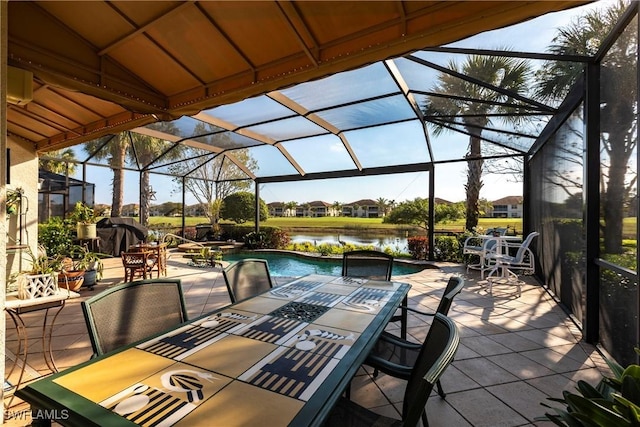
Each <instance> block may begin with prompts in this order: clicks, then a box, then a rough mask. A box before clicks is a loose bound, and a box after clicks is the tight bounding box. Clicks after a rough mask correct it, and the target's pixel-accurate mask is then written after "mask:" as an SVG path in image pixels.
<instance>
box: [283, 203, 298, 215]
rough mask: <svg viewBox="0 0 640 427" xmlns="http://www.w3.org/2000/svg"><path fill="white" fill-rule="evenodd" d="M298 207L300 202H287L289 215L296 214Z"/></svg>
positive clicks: (285, 205) (286, 206)
mask: <svg viewBox="0 0 640 427" xmlns="http://www.w3.org/2000/svg"><path fill="white" fill-rule="evenodd" d="M296 207H298V202H293V201H291V202H286V203H285V204H284V208H285V210H286V211H287V216H296Z"/></svg>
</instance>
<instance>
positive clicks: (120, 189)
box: [111, 142, 127, 218]
mask: <svg viewBox="0 0 640 427" xmlns="http://www.w3.org/2000/svg"><path fill="white" fill-rule="evenodd" d="M126 156H127V148H126V145H125V144H123V143H122V142H120V143H119V148H118V150H117V151H116V152H115V153H114V154H113V157H112V161H111V170H112V171H113V192H112V194H111V217H112V218H115V217H117V218H119V217H121V216H122V208H123V205H124V169H122V168H123V167H124V162H125V159H126Z"/></svg>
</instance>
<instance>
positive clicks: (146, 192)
mask: <svg viewBox="0 0 640 427" xmlns="http://www.w3.org/2000/svg"><path fill="white" fill-rule="evenodd" d="M147 127H148V128H151V129H153V130H156V131H159V132H163V133H166V134H169V135H175V134H176V133H177V132H178V131H177V129H176V127H175V124H174V123H173V122H157V123H152V124H150V125H148V126H147ZM131 141H132V146H133V150H132V151H131V152H130V153H131V154H135V162H136V164H137V165H138V167H139V168H140V189H141V190H140V216H139V218H140V224H142V225H144V226H147V225H149V211H150V210H151V200H153V199H154V198H155V193H154V192H153V190H152V188H151V181H150V171H149V166H150V165H151V163H153V162H154V161H156V160H157V159H158V158H159V157H160V156H162V159H163V161H168V160H171V159H177V158H178V157H179V152H178V150H170V148H175V145H174V144H173V143H171V142H168V141H164V140H161V139H159V138H154V137H151V136H147V135H142V134H139V133H133V132H132V133H131Z"/></svg>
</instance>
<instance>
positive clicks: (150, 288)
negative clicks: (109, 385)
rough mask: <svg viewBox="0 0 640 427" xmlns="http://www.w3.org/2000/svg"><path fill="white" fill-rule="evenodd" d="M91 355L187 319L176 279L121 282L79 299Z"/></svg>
mask: <svg viewBox="0 0 640 427" xmlns="http://www.w3.org/2000/svg"><path fill="white" fill-rule="evenodd" d="M82 313H83V314H84V319H85V322H86V324H87V330H88V331H89V338H90V339H91V346H92V347H93V356H92V357H96V356H100V355H102V354H105V353H107V352H110V351H112V350H115V349H117V348H120V347H122V346H126V345H129V344H132V343H134V342H136V341H139V340H142V339H145V338H147V337H150V336H152V335H155V334H157V333H160V332H162V331H165V330H167V329H170V328H172V327H174V326H175V325H179V324H180V323H183V322H186V321H187V320H188V317H187V309H186V305H185V302H184V296H183V295H182V285H181V283H180V280H179V279H164V278H163V279H149V280H138V281H136V282H129V283H123V284H120V285H117V286H114V287H111V288H108V289H105V290H104V291H102V292H100V293H99V294H97V295H94V296H93V297H91V298H89V299H88V300H86V301H83V302H82Z"/></svg>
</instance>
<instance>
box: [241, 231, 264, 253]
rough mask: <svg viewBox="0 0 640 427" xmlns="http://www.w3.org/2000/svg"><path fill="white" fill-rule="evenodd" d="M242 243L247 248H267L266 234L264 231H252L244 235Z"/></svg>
mask: <svg viewBox="0 0 640 427" xmlns="http://www.w3.org/2000/svg"><path fill="white" fill-rule="evenodd" d="M244 244H245V245H246V246H247V248H249V249H267V248H268V242H267V234H266V233H265V232H264V231H258V232H257V233H256V232H255V231H252V232H251V233H249V234H247V235H246V236H244Z"/></svg>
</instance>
